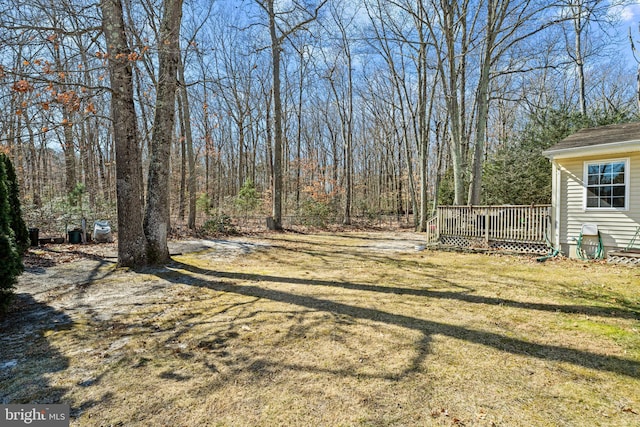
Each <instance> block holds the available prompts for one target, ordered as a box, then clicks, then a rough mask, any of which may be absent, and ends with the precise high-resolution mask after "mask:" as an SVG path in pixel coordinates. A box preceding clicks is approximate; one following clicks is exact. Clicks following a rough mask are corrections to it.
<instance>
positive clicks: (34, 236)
mask: <svg viewBox="0 0 640 427" xmlns="http://www.w3.org/2000/svg"><path fill="white" fill-rule="evenodd" d="M39 238H40V229H39V228H30V229H29V240H31V246H38V244H39V243H40V242H39V241H38V239H39Z"/></svg>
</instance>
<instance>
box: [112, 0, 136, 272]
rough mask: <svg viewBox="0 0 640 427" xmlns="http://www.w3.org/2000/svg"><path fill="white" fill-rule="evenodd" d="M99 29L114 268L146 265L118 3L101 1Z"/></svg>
mask: <svg viewBox="0 0 640 427" xmlns="http://www.w3.org/2000/svg"><path fill="white" fill-rule="evenodd" d="M101 7H102V26H103V31H104V35H105V39H106V42H107V46H108V53H109V71H110V81H111V113H112V118H113V124H114V125H113V139H114V142H115V151H116V195H117V201H118V265H119V266H121V267H137V266H142V265H145V263H146V256H147V254H146V246H147V240H146V238H145V235H144V229H143V225H142V213H143V212H142V206H143V183H142V164H141V154H140V146H139V142H138V131H137V128H136V126H137V123H136V110H135V105H134V101H133V76H132V69H131V63H130V62H129V60H128V55H129V53H130V52H131V51H130V49H129V46H128V43H127V35H126V32H125V26H124V19H123V14H122V3H121V1H120V0H103V1H102V3H101Z"/></svg>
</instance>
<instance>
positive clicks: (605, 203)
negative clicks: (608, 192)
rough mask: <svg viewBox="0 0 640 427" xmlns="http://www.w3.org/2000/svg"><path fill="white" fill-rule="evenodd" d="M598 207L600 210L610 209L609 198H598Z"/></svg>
mask: <svg viewBox="0 0 640 427" xmlns="http://www.w3.org/2000/svg"><path fill="white" fill-rule="evenodd" d="M600 207H601V208H610V207H611V198H610V197H607V198H604V197H601V198H600Z"/></svg>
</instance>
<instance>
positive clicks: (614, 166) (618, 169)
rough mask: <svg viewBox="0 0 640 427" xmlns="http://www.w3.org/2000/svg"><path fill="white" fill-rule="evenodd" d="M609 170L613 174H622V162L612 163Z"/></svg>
mask: <svg viewBox="0 0 640 427" xmlns="http://www.w3.org/2000/svg"><path fill="white" fill-rule="evenodd" d="M611 170H612V172H613V173H622V174H624V162H620V163H612V164H611Z"/></svg>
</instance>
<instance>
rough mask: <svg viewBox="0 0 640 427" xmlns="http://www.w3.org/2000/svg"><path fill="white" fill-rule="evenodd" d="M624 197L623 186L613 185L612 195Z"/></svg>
mask: <svg viewBox="0 0 640 427" xmlns="http://www.w3.org/2000/svg"><path fill="white" fill-rule="evenodd" d="M616 196H617V197H624V196H625V191H624V187H623V186H617V187H613V197H616Z"/></svg>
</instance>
